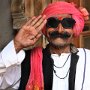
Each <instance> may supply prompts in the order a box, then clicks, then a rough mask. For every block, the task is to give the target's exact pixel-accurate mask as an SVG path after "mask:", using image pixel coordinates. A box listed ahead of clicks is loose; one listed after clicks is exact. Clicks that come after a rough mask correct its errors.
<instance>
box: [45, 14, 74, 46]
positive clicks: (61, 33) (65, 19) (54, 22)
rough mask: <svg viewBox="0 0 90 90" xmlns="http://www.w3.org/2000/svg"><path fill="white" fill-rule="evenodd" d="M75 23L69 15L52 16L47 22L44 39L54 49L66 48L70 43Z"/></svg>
mask: <svg viewBox="0 0 90 90" xmlns="http://www.w3.org/2000/svg"><path fill="white" fill-rule="evenodd" d="M74 25H75V21H74V20H73V19H72V18H71V15H69V14H61V15H56V16H52V17H50V18H49V19H48V20H47V24H46V37H47V40H48V41H49V43H50V44H51V45H54V46H55V47H61V46H66V45H68V44H70V43H71V41H72V36H73V26H74Z"/></svg>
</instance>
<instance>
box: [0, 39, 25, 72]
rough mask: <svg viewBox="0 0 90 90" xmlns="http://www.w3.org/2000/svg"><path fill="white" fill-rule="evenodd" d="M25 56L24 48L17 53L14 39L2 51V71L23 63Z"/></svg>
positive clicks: (0, 67) (0, 57) (0, 61)
mask: <svg viewBox="0 0 90 90" xmlns="http://www.w3.org/2000/svg"><path fill="white" fill-rule="evenodd" d="M24 58H25V52H24V50H21V51H19V53H16V51H15V47H14V42H13V40H12V41H11V42H10V43H9V44H8V45H7V46H6V47H5V48H4V49H3V50H2V52H1V53H0V71H1V70H5V68H7V67H10V66H12V65H18V64H21V62H22V61H23V60H24Z"/></svg>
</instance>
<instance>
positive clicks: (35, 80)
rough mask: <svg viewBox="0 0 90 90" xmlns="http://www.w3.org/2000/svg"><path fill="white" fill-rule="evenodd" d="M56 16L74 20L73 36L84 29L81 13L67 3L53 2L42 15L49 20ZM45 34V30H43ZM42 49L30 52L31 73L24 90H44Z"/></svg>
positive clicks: (38, 48) (37, 48)
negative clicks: (67, 15)
mask: <svg viewBox="0 0 90 90" xmlns="http://www.w3.org/2000/svg"><path fill="white" fill-rule="evenodd" d="M57 14H71V15H72V18H73V19H75V21H76V24H75V26H74V33H75V35H77V36H78V35H79V34H80V32H81V31H82V30H83V27H84V19H83V16H82V14H81V12H80V11H79V10H78V9H76V8H75V6H74V5H73V4H71V3H67V2H55V3H52V4H50V5H48V6H47V7H46V8H45V9H44V11H43V12H42V15H46V18H49V17H51V16H53V15H57ZM43 32H44V33H45V28H44V29H43ZM42 59H43V54H42V48H41V47H36V48H34V49H33V50H32V51H31V54H30V61H31V71H30V76H29V80H28V83H27V86H26V90H44V81H43V73H42V71H43V69H42Z"/></svg>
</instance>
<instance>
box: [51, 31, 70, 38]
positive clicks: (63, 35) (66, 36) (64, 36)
mask: <svg viewBox="0 0 90 90" xmlns="http://www.w3.org/2000/svg"><path fill="white" fill-rule="evenodd" d="M49 35H50V37H51V38H59V37H60V38H63V39H67V38H69V37H70V36H71V34H69V33H68V32H63V33H59V32H58V31H54V32H52V33H49Z"/></svg>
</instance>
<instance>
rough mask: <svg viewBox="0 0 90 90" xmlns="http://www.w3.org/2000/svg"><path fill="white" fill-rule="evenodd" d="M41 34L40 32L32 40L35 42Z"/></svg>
mask: <svg viewBox="0 0 90 90" xmlns="http://www.w3.org/2000/svg"><path fill="white" fill-rule="evenodd" d="M41 36H42V34H38V35H37V36H36V37H35V38H34V39H33V41H34V42H36V41H37V40H39V38H40V37H41Z"/></svg>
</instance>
